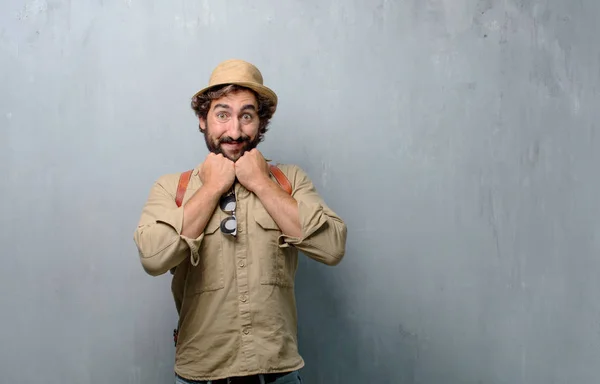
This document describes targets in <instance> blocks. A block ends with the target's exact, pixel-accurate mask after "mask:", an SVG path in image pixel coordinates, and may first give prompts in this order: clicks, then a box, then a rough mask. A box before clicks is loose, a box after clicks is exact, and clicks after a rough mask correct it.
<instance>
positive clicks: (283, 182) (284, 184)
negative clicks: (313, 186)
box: [269, 164, 292, 195]
mask: <svg viewBox="0 0 600 384" xmlns="http://www.w3.org/2000/svg"><path fill="white" fill-rule="evenodd" d="M269 168H271V173H272V174H273V176H275V179H277V182H278V183H279V185H280V186H281V188H283V190H284V191H286V192H287V193H288V195H291V194H292V185H291V184H290V181H289V180H288V178H287V177H285V175H284V174H283V172H281V169H279V168H277V166H276V165H273V164H269Z"/></svg>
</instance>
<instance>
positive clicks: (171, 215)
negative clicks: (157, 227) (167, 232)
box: [157, 206, 204, 266]
mask: <svg viewBox="0 0 600 384" xmlns="http://www.w3.org/2000/svg"><path fill="white" fill-rule="evenodd" d="M157 221H158V222H163V223H165V224H168V225H169V226H171V227H172V228H173V229H174V230H175V232H177V235H179V237H180V239H181V240H183V241H185V242H186V244H187V245H188V247H189V248H190V261H191V263H192V265H193V266H197V265H198V263H199V262H200V255H199V254H198V250H199V249H200V244H201V243H202V239H203V238H204V232H203V233H201V234H200V236H198V237H197V238H195V239H192V238H189V237H187V236H184V235H182V234H181V231H182V229H183V206H181V207H179V208H177V209H175V210H172V211H169V212H166V213H165V215H164V216H162V217H161V218H160V219H158V220H157Z"/></svg>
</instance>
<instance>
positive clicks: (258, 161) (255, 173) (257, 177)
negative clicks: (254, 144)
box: [235, 148, 270, 192]
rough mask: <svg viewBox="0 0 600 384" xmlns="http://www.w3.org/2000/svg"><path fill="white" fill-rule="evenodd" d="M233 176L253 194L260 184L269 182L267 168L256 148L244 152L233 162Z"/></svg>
mask: <svg viewBox="0 0 600 384" xmlns="http://www.w3.org/2000/svg"><path fill="white" fill-rule="evenodd" d="M235 175H236V176H237V179H238V181H239V182H240V184H242V185H243V186H244V187H246V189H247V190H249V191H250V192H255V191H256V189H257V188H258V187H260V185H261V184H264V183H267V182H269V180H270V179H269V166H268V164H267V162H266V160H265V158H264V157H263V155H262V154H261V153H260V151H259V150H258V149H256V148H254V149H252V150H250V151H246V152H245V153H244V155H243V156H242V157H240V158H239V159H238V160H237V161H236V162H235Z"/></svg>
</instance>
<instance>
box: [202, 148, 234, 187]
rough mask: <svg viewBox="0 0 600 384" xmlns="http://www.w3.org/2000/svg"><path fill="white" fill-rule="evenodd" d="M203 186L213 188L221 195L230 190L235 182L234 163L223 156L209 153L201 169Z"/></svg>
mask: <svg viewBox="0 0 600 384" xmlns="http://www.w3.org/2000/svg"><path fill="white" fill-rule="evenodd" d="M200 180H201V181H202V185H205V186H207V187H210V188H213V189H214V190H215V191H216V192H218V193H219V195H222V194H224V193H225V192H227V190H229V188H230V187H231V185H232V184H233V182H234V180H235V166H234V163H233V161H231V160H229V159H228V158H226V157H225V156H223V155H222V154H218V155H216V154H214V153H212V152H211V153H209V154H208V156H206V159H205V160H204V163H203V164H202V167H201V168H200Z"/></svg>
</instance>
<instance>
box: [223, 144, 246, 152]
mask: <svg viewBox="0 0 600 384" xmlns="http://www.w3.org/2000/svg"><path fill="white" fill-rule="evenodd" d="M221 146H222V147H223V148H224V149H227V150H229V151H238V150H240V149H242V148H243V147H244V143H236V142H234V143H223V144H221Z"/></svg>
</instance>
